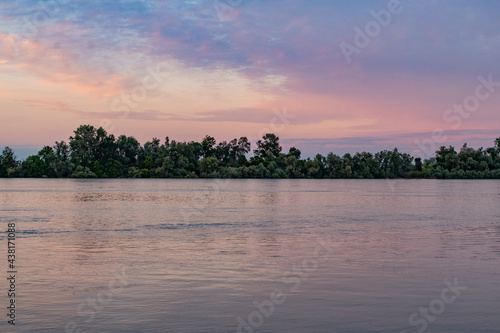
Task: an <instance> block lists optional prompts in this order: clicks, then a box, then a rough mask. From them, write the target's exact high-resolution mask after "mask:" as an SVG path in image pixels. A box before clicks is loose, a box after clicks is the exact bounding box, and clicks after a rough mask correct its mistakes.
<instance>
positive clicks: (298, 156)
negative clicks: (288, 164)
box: [287, 147, 301, 160]
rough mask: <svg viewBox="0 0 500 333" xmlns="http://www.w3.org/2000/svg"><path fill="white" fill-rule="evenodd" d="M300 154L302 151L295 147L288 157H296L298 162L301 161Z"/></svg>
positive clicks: (290, 150) (291, 148)
mask: <svg viewBox="0 0 500 333" xmlns="http://www.w3.org/2000/svg"><path fill="white" fill-rule="evenodd" d="M300 154H301V152H300V150H298V149H297V148H295V147H290V149H289V150H288V154H287V156H295V157H296V158H297V159H298V160H300Z"/></svg>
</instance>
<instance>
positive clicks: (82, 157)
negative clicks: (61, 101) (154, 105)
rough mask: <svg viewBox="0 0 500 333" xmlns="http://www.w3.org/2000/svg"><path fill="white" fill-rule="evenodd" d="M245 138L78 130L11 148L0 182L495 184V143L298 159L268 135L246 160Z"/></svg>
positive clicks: (499, 174)
mask: <svg viewBox="0 0 500 333" xmlns="http://www.w3.org/2000/svg"><path fill="white" fill-rule="evenodd" d="M250 151H251V143H250V141H249V140H248V139H247V138H246V137H240V138H239V139H233V140H231V141H229V142H227V141H222V142H217V141H216V140H215V138H213V137H211V136H208V135H207V136H205V137H204V138H203V139H202V141H201V142H195V141H190V142H176V141H175V140H172V141H171V140H170V139H169V137H166V138H165V141H164V143H161V141H160V139H158V138H153V139H152V140H151V141H148V142H146V143H145V144H144V145H143V146H141V144H140V143H139V142H138V141H137V139H135V138H134V137H131V136H126V135H120V136H119V137H118V138H117V139H115V137H114V136H113V135H112V134H108V133H107V132H106V131H105V130H104V129H103V128H102V127H100V128H95V127H93V126H91V125H82V126H80V127H78V128H77V129H76V130H75V131H74V135H73V136H71V137H70V138H69V144H67V143H65V142H64V141H60V142H55V144H54V146H52V147H50V146H45V147H43V148H42V149H41V150H40V151H39V152H38V153H37V154H36V155H32V156H29V157H28V158H27V159H26V160H24V161H22V162H21V161H18V160H17V159H16V157H15V155H14V152H13V150H12V149H11V148H9V147H5V149H4V150H3V152H2V154H1V155H0V177H54V178H58V177H73V178H120V177H125V178H198V177H201V178H364V179H372V178H379V179H380V178H408V177H413V178H439V179H459V178H460V179H464V178H468V179H487V178H489V179H493V178H495V179H500V138H498V139H496V140H495V141H494V146H493V147H491V148H486V149H483V148H479V149H473V148H469V147H468V146H467V144H464V145H463V146H462V148H461V149H460V151H458V152H457V151H456V150H455V148H454V147H452V146H449V147H444V146H443V147H440V148H439V150H437V151H436V156H435V157H432V158H430V159H427V160H424V161H422V159H421V158H415V159H414V158H413V157H412V156H410V155H409V154H406V153H401V152H399V151H398V149H397V148H394V149H393V150H384V151H380V152H377V153H376V154H372V153H369V152H360V153H356V154H354V155H351V154H344V155H343V156H339V155H337V154H334V153H329V154H328V155H327V156H326V157H325V156H323V155H321V154H317V155H316V156H315V157H314V158H312V159H311V158H306V159H301V151H300V150H299V149H297V148H295V147H292V148H290V150H289V152H288V153H287V154H284V153H282V147H281V145H280V143H279V138H278V137H277V136H276V135H275V134H272V133H268V134H265V135H264V136H263V137H262V140H258V141H257V148H256V149H255V150H254V151H253V153H254V155H253V156H251V157H250V158H249V159H248V158H247V155H248V154H249V153H250Z"/></svg>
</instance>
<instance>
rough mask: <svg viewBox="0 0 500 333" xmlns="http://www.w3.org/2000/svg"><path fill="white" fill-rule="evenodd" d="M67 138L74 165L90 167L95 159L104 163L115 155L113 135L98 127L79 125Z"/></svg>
mask: <svg viewBox="0 0 500 333" xmlns="http://www.w3.org/2000/svg"><path fill="white" fill-rule="evenodd" d="M74 133H75V135H74V136H71V137H70V138H69V145H70V147H71V158H72V160H73V162H74V163H75V164H76V165H82V166H84V167H90V166H93V165H94V162H95V161H99V163H101V164H105V163H106V162H107V160H108V159H109V158H113V157H115V156H116V155H115V154H116V145H115V137H114V136H113V135H112V134H111V135H109V136H108V133H107V132H106V131H105V130H104V129H103V128H102V127H99V128H98V129H96V128H95V127H94V126H91V125H81V126H80V127H78V128H77V129H76V130H75V131H74Z"/></svg>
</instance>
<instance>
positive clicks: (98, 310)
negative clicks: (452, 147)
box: [0, 179, 500, 333]
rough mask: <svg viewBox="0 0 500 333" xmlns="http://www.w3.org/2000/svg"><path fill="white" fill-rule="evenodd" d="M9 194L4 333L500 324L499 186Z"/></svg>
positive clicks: (159, 185)
mask: <svg viewBox="0 0 500 333" xmlns="http://www.w3.org/2000/svg"><path fill="white" fill-rule="evenodd" d="M0 203H1V206H0V214H1V220H2V223H1V224H0V225H1V226H2V230H3V231H4V232H3V233H2V235H1V236H0V237H1V241H0V244H1V245H0V251H2V252H3V254H2V255H1V258H3V259H2V260H1V265H0V269H1V272H2V275H0V276H5V277H7V276H8V274H7V270H8V267H7V260H6V259H7V240H6V233H5V231H6V230H7V223H16V226H17V237H18V239H17V240H16V251H17V252H16V255H17V257H16V264H17V271H18V273H17V274H16V296H17V297H16V316H17V317H16V326H15V327H13V326H11V325H8V324H7V320H8V317H7V316H6V313H7V309H6V307H7V306H8V304H9V303H8V302H9V299H8V298H7V289H8V288H9V285H8V283H9V282H8V281H7V279H6V278H5V277H3V278H2V279H1V281H4V282H1V283H0V284H1V285H0V288H1V290H2V293H1V296H0V302H1V304H0V307H1V308H2V309H4V310H2V318H3V319H2V322H1V323H0V332H194V333H196V332H238V331H240V332H301V333H302V332H397V333H400V332H403V331H407V332H408V333H409V332H418V331H419V329H420V331H424V330H425V331H426V332H500V306H499V305H500V182H499V181H435V180H406V181H400V182H387V181H385V180H380V181H379V180H371V181H368V180H230V181H229V180H50V179H40V180H35V179H25V180H16V179H3V180H0ZM445 281H448V282H445ZM447 283H448V284H450V285H452V286H453V284H457V285H458V289H457V288H455V289H454V290H453V291H452V290H451V289H450V288H449V287H447ZM464 286H465V287H467V288H466V289H465V288H464ZM446 288H448V289H446ZM429 307H430V308H429ZM259 308H260V310H259ZM419 309H420V310H419ZM419 311H423V312H419ZM426 311H427V312H426ZM412 314H413V317H412ZM410 317H412V323H410V321H409V319H410Z"/></svg>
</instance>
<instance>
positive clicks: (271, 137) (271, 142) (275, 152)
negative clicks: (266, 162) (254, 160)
mask: <svg viewBox="0 0 500 333" xmlns="http://www.w3.org/2000/svg"><path fill="white" fill-rule="evenodd" d="M279 139H280V138H279V137H277V136H276V135H275V134H273V133H267V134H265V135H264V136H263V137H262V140H259V141H257V149H255V150H254V155H255V156H259V157H262V158H266V157H267V156H268V153H271V154H272V156H274V157H278V156H279V154H280V153H281V149H282V148H281V146H280V144H279Z"/></svg>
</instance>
